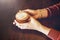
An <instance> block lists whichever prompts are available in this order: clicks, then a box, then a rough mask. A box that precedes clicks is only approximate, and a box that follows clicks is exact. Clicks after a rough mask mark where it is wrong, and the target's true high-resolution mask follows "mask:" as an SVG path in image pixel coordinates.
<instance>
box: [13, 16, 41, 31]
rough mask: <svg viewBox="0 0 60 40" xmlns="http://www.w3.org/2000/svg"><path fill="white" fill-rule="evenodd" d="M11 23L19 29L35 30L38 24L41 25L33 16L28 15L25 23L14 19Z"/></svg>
mask: <svg viewBox="0 0 60 40" xmlns="http://www.w3.org/2000/svg"><path fill="white" fill-rule="evenodd" d="M13 24H14V25H16V26H17V27H18V28H20V29H32V30H37V29H38V28H39V27H40V26H42V24H40V23H39V22H38V21H37V20H35V19H34V18H33V17H30V21H29V22H27V23H18V22H17V21H16V20H14V22H13Z"/></svg>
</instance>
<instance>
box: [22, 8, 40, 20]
mask: <svg viewBox="0 0 60 40" xmlns="http://www.w3.org/2000/svg"><path fill="white" fill-rule="evenodd" d="M23 11H25V12H27V13H28V14H30V15H31V16H32V17H34V18H35V19H38V18H39V16H41V15H40V14H39V13H38V11H37V10H32V9H25V10H23Z"/></svg>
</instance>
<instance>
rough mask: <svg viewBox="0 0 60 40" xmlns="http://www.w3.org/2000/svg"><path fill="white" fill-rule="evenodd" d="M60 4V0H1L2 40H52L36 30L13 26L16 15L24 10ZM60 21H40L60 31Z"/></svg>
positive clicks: (0, 21)
mask: <svg viewBox="0 0 60 40" xmlns="http://www.w3.org/2000/svg"><path fill="white" fill-rule="evenodd" d="M58 2H60V1H59V0H0V40H50V39H49V38H47V37H46V36H45V35H44V34H42V33H40V32H37V31H34V30H21V29H19V28H17V27H16V26H15V25H13V24H12V22H13V20H14V16H15V14H16V13H17V12H18V10H23V9H27V8H30V9H39V8H40V9H41V8H46V7H49V6H51V5H54V4H56V3H58ZM54 20H56V21H54ZM59 20H60V19H54V18H51V19H40V21H41V22H42V24H44V25H46V26H50V27H53V28H55V29H59V28H58V27H57V28H56V27H54V26H60V24H59V23H60V21H59ZM53 21H54V22H53ZM55 22H56V23H55Z"/></svg>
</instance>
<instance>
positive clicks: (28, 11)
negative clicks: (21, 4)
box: [23, 9, 35, 15]
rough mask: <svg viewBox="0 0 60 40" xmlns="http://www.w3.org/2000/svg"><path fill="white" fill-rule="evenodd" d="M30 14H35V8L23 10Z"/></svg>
mask: <svg viewBox="0 0 60 40" xmlns="http://www.w3.org/2000/svg"><path fill="white" fill-rule="evenodd" d="M23 11H25V12H27V13H29V14H31V15H35V10H31V9H26V10H23Z"/></svg>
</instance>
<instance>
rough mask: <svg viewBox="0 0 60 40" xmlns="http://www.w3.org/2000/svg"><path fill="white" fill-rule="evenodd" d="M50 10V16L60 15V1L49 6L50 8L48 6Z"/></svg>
mask: <svg viewBox="0 0 60 40" xmlns="http://www.w3.org/2000/svg"><path fill="white" fill-rule="evenodd" d="M46 9H47V10H48V16H49V17H52V16H58V15H59V16H60V3H58V4H55V5H53V6H49V7H48V8H46Z"/></svg>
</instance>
